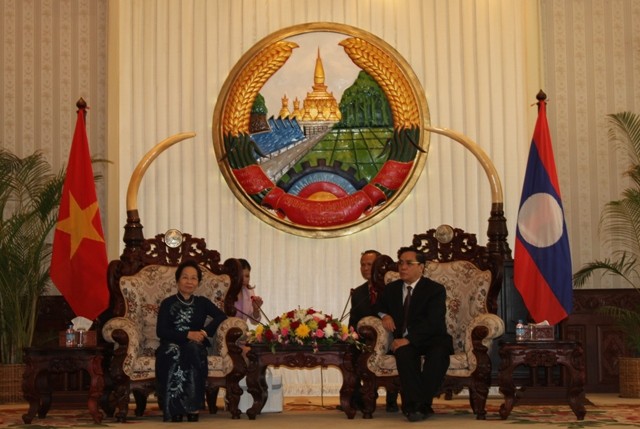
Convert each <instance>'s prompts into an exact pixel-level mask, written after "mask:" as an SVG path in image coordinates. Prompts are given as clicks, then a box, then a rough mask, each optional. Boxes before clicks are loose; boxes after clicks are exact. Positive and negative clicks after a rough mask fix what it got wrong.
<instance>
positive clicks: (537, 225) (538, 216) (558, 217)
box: [518, 192, 564, 247]
mask: <svg viewBox="0 0 640 429" xmlns="http://www.w3.org/2000/svg"><path fill="white" fill-rule="evenodd" d="M563 220H564V218H563V214H562V208H561V207H560V205H559V204H558V202H557V201H556V199H555V198H553V197H552V196H551V195H549V194H547V193H542V192H540V193H537V194H533V195H531V196H530V197H529V198H527V200H526V201H525V202H524V203H523V204H522V206H521V207H520V212H519V213H518V229H519V230H520V234H521V235H522V238H524V240H525V241H526V242H527V243H529V244H531V245H532V246H536V247H549V246H552V245H553V244H555V243H556V242H557V241H558V240H560V237H561V236H562V229H563V228H562V225H563Z"/></svg>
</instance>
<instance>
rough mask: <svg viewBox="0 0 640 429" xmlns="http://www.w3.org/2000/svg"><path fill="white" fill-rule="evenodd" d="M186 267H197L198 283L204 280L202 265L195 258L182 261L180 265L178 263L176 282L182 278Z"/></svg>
mask: <svg viewBox="0 0 640 429" xmlns="http://www.w3.org/2000/svg"><path fill="white" fill-rule="evenodd" d="M186 267H193V268H195V269H196V272H197V273H198V283H200V280H202V270H201V269H200V265H198V263H197V262H196V261H194V260H193V259H186V260H184V261H182V262H180V265H178V268H177V269H176V282H177V281H179V280H180V276H181V275H182V271H183V270H184V269H185V268H186Z"/></svg>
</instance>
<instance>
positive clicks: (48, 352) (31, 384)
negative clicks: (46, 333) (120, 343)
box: [22, 347, 104, 424]
mask: <svg viewBox="0 0 640 429" xmlns="http://www.w3.org/2000/svg"><path fill="white" fill-rule="evenodd" d="M103 356H104V348H103V347H28V348H25V349H24V363H25V370H24V375H23V379H22V391H23V392H24V398H25V399H26V400H27V401H28V402H29V410H28V411H27V413H26V414H24V415H23V416H22V420H23V421H24V422H25V423H26V424H29V423H31V421H32V420H33V418H34V416H35V415H36V412H37V414H38V417H40V418H44V417H46V416H47V412H48V411H49V408H50V407H51V388H50V387H49V374H52V373H74V372H77V371H79V370H83V369H84V370H86V371H87V372H88V373H89V376H90V377H91V384H90V386H89V394H88V400H87V407H88V408H89V413H90V414H91V416H92V417H93V421H94V422H95V423H100V422H101V421H102V413H101V412H100V410H99V409H98V401H99V400H100V398H101V397H102V391H103V389H104V372H103V369H102V359H103Z"/></svg>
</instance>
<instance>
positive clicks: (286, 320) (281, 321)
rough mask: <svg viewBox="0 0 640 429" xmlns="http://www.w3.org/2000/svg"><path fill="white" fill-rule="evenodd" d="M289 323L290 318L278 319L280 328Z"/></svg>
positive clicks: (285, 326) (286, 326) (287, 325)
mask: <svg viewBox="0 0 640 429" xmlns="http://www.w3.org/2000/svg"><path fill="white" fill-rule="evenodd" d="M290 324H291V320H289V319H287V318H286V317H283V318H281V319H280V328H288V327H289V325H290Z"/></svg>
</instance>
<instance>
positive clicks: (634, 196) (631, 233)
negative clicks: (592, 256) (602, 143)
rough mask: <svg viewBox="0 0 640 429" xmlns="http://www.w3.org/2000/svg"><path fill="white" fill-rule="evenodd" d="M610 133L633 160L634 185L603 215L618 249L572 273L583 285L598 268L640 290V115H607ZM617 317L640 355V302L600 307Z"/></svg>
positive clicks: (608, 239) (608, 240) (604, 231)
mask: <svg viewBox="0 0 640 429" xmlns="http://www.w3.org/2000/svg"><path fill="white" fill-rule="evenodd" d="M607 118H608V119H609V122H610V124H611V128H610V130H609V137H610V139H611V140H612V141H614V142H616V143H617V144H618V147H619V148H620V149H622V150H623V151H624V152H625V154H626V155H627V156H628V157H629V159H630V161H631V165H630V167H629V168H628V169H627V170H626V171H625V173H624V175H625V176H627V177H629V179H630V180H631V185H630V186H629V187H628V188H627V189H625V190H624V191H623V192H622V197H621V198H620V199H619V200H614V201H610V202H608V203H607V204H606V205H605V207H604V209H603V211H602V213H601V218H600V232H601V236H603V237H604V242H605V244H609V245H612V248H614V249H615V250H613V251H612V255H611V257H609V258H605V259H604V260H596V261H593V262H590V263H587V264H585V265H584V266H583V267H582V268H581V269H580V270H579V271H577V272H576V273H575V274H574V275H573V283H574V285H575V286H576V287H581V286H583V285H584V284H585V283H586V281H587V280H588V279H589V278H590V277H591V275H592V274H593V273H595V272H599V273H600V274H601V275H602V276H605V275H612V276H616V277H618V278H620V279H622V281H623V283H625V284H627V285H629V286H631V287H632V288H633V289H634V290H635V291H636V292H638V293H640V265H639V262H638V261H639V260H640V116H638V115H637V114H635V113H632V112H622V113H616V114H611V115H608V116H607ZM600 310H601V311H602V312H603V313H605V314H608V315H610V316H611V317H613V318H614V319H615V320H616V324H617V326H618V327H619V329H620V330H621V331H622V332H623V334H624V336H625V340H626V343H627V345H628V346H629V348H630V350H631V352H632V353H633V354H634V355H635V356H640V305H639V306H635V307H634V308H623V307H619V306H604V307H602V308H601V309H600Z"/></svg>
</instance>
